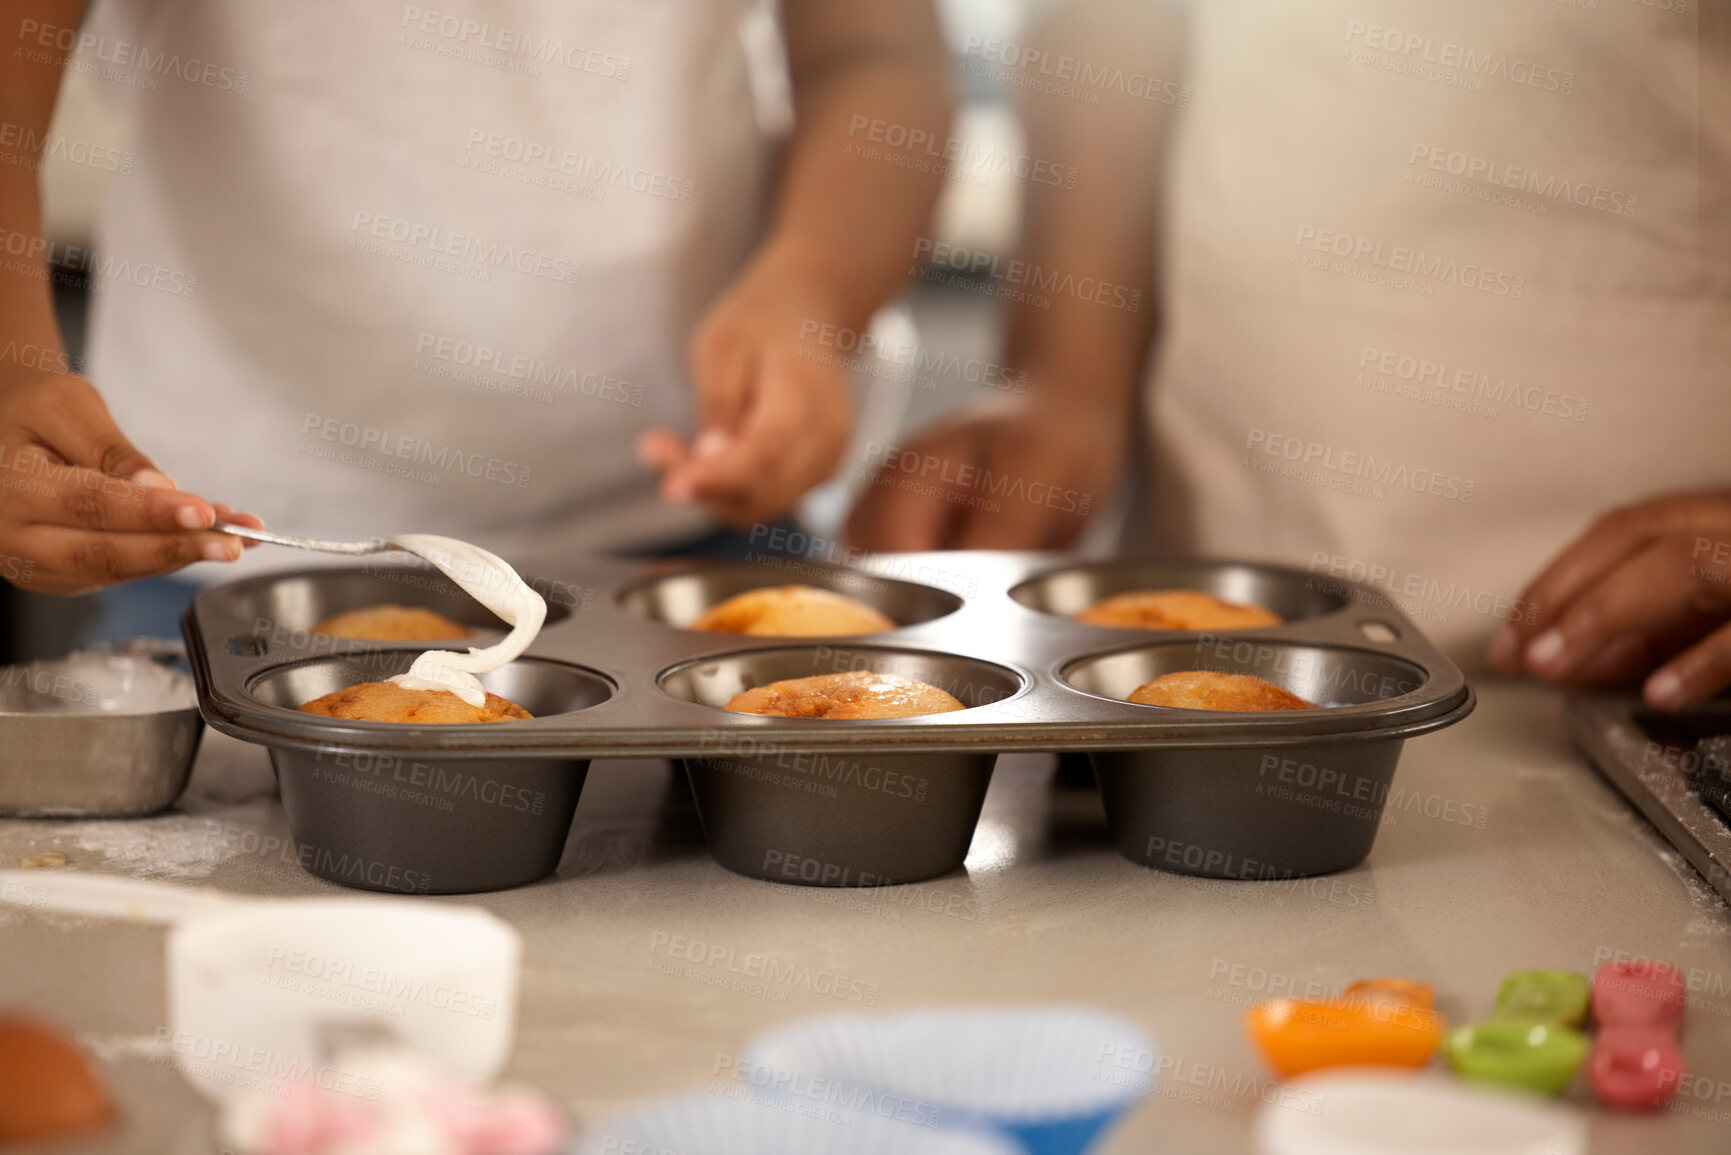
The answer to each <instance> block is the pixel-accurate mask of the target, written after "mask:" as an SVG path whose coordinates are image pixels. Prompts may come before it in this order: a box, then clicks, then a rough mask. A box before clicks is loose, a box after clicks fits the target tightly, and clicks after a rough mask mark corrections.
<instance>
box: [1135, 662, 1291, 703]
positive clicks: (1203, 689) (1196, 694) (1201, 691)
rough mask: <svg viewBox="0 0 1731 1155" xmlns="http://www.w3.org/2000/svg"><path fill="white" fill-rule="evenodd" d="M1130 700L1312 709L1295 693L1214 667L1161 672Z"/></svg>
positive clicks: (1248, 676)
mask: <svg viewBox="0 0 1731 1155" xmlns="http://www.w3.org/2000/svg"><path fill="white" fill-rule="evenodd" d="M1129 700H1130V701H1132V702H1136V703H1139V704H1140V705H1143V706H1175V707H1177V708H1178V709H1181V710H1314V709H1316V703H1315V702H1307V701H1305V700H1304V699H1303V698H1300V697H1299V696H1298V695H1297V694H1293V693H1290V692H1288V691H1286V690H1283V689H1281V688H1280V687H1279V686H1276V685H1275V684H1274V683H1273V682H1269V681H1266V680H1264V679H1262V678H1257V677H1253V676H1252V675H1250V674H1222V673H1218V672H1216V671H1214V670H1179V671H1177V672H1175V673H1171V674H1161V675H1160V676H1159V677H1158V678H1155V679H1154V680H1153V681H1152V682H1148V683H1146V684H1145V685H1141V686H1137V687H1136V690H1135V692H1134V693H1132V694H1131V695H1130V698H1129Z"/></svg>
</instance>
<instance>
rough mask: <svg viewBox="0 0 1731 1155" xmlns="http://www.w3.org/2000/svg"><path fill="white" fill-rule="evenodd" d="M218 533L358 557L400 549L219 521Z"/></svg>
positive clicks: (382, 543)
mask: <svg viewBox="0 0 1731 1155" xmlns="http://www.w3.org/2000/svg"><path fill="white" fill-rule="evenodd" d="M211 528H212V529H213V530H215V531H216V532H218V533H226V534H228V535H229V536H231V537H244V538H247V539H248V540H250V541H262V542H264V543H265V544H266V545H286V546H289V547H291V548H293V549H310V550H316V551H317V552H319V553H342V554H349V555H359V554H368V553H387V552H389V551H391V550H393V549H402V548H403V547H402V546H400V545H398V544H397V543H396V542H394V541H389V540H387V539H385V538H382V537H376V538H374V539H373V540H372V541H320V540H318V539H317V538H312V537H295V536H293V535H292V534H287V533H272V532H271V531H270V530H268V529H253V528H252V527H251V526H246V525H232V524H230V523H228V522H225V521H219V522H217V523H216V524H215V525H213V526H211Z"/></svg>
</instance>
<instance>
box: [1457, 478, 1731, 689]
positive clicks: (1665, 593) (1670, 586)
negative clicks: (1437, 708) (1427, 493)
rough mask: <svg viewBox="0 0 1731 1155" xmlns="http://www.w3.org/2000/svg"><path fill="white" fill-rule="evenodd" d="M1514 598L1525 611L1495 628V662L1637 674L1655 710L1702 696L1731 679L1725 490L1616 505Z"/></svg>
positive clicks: (1627, 677) (1590, 673) (1595, 681)
mask: <svg viewBox="0 0 1731 1155" xmlns="http://www.w3.org/2000/svg"><path fill="white" fill-rule="evenodd" d="M1521 596H1522V599H1523V601H1524V602H1525V603H1526V604H1528V605H1530V606H1532V607H1534V612H1533V613H1532V614H1531V615H1530V617H1531V619H1532V620H1531V621H1510V622H1508V623H1506V624H1505V625H1504V626H1503V628H1502V629H1501V630H1500V631H1499V632H1498V634H1497V636H1496V638H1495V640H1494V641H1493V642H1492V643H1491V649H1490V654H1489V657H1490V661H1491V664H1492V665H1493V666H1494V667H1496V668H1497V669H1499V670H1501V671H1503V672H1505V673H1510V674H1514V673H1522V672H1525V673H1529V674H1532V675H1535V676H1536V677H1540V678H1544V679H1546V680H1547V681H1553V682H1562V683H1566V684H1570V685H1607V684H1615V683H1619V682H1627V681H1631V680H1633V679H1635V678H1643V677H1644V679H1645V681H1644V684H1643V687H1642V693H1643V695H1644V696H1645V698H1646V700H1647V702H1648V703H1649V704H1650V705H1652V706H1654V707H1656V708H1658V709H1661V710H1675V709H1680V708H1682V707H1684V706H1687V705H1690V704H1692V703H1695V702H1699V701H1702V700H1704V699H1706V698H1710V697H1712V696H1713V695H1714V694H1717V693H1718V692H1719V691H1720V690H1722V689H1724V688H1725V687H1726V686H1727V685H1731V624H1727V623H1728V622H1731V491H1717V492H1706V493H1684V494H1672V495H1668V496H1664V497H1657V498H1653V499H1651V500H1648V501H1643V502H1640V503H1638V504H1635V505H1631V506H1626V507H1624V508H1622V509H1617V510H1614V511H1612V512H1611V513H1609V514H1606V515H1605V516H1604V517H1601V518H1600V519H1599V520H1598V521H1596V522H1594V523H1593V525H1592V526H1591V528H1589V529H1588V530H1587V532H1585V533H1584V534H1582V535H1581V536H1580V537H1578V538H1576V539H1575V541H1574V542H1573V543H1572V544H1571V545H1570V546H1569V547H1568V548H1567V549H1565V550H1563V552H1562V553H1561V554H1559V555H1558V556H1557V557H1556V559H1555V560H1553V561H1552V562H1551V564H1550V565H1549V566H1548V567H1547V568H1546V569H1545V571H1544V572H1543V573H1541V574H1540V575H1539V576H1538V578H1536V579H1535V580H1534V581H1533V583H1532V584H1531V585H1530V586H1528V587H1527V590H1526V592H1525V593H1523V594H1522V595H1521Z"/></svg>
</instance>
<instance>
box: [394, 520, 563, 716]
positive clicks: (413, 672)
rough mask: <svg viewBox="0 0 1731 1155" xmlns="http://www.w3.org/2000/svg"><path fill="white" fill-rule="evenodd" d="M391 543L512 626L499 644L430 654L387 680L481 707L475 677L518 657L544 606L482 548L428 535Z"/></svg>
mask: <svg viewBox="0 0 1731 1155" xmlns="http://www.w3.org/2000/svg"><path fill="white" fill-rule="evenodd" d="M391 540H392V541H393V542H395V543H396V544H398V545H400V546H402V547H403V548H404V549H406V550H408V551H409V552H410V553H412V554H414V555H416V556H417V557H422V558H425V559H426V560H428V561H430V562H432V563H433V564H434V565H435V566H437V567H438V568H439V569H440V570H441V571H443V572H444V573H445V575H446V576H448V577H449V578H450V579H451V580H452V581H454V582H456V583H457V584H458V585H460V586H462V587H463V589H464V590H466V591H467V592H468V594H469V596H470V597H473V598H474V599H475V600H476V601H478V602H480V603H481V604H482V605H484V606H486V607H487V608H488V609H490V610H492V611H493V612H494V613H495V614H498V615H499V617H500V618H501V619H502V620H504V621H505V622H506V623H507V624H508V625H509V626H510V627H511V632H510V633H508V634H506V635H505V637H504V639H503V640H502V641H500V642H499V643H498V644H497V645H493V646H486V647H484V648H477V647H474V646H471V647H469V652H468V653H466V654H459V653H455V652H453V651H451V650H428V651H427V652H426V653H424V654H422V655H421V656H420V657H418V658H416V659H415V664H414V665H412V666H410V667H409V672H408V673H406V674H398V675H397V676H396V677H394V678H392V679H391V681H393V682H395V683H396V684H397V685H399V686H401V687H403V688H404V689H406V690H449V691H451V693H453V694H455V695H457V697H459V698H461V699H463V701H465V702H467V703H469V705H471V706H474V707H476V708H479V707H481V706H483V705H485V704H486V702H487V691H486V690H484V689H482V688H481V682H480V680H479V679H478V678H476V677H475V675H476V674H484V673H486V672H487V671H489V670H497V669H498V668H499V667H500V666H503V665H505V664H506V663H508V662H513V661H516V660H517V659H518V658H520V657H522V655H523V651H524V650H526V649H528V648H529V644H530V643H531V642H533V641H534V640H535V635H536V634H539V633H540V632H541V623H542V622H544V621H546V620H547V603H546V602H545V601H543V600H542V598H541V595H540V594H538V593H536V592H535V591H534V590H532V589H530V588H529V584H528V583H527V582H525V581H524V580H523V579H522V578H521V577H519V576H517V571H516V570H514V569H512V568H511V567H510V566H509V565H507V564H505V561H504V559H503V558H500V557H499V556H498V555H496V554H492V553H488V552H487V551H486V550H484V549H482V548H481V547H480V546H477V545H470V544H469V543H468V542H466V541H458V540H456V539H455V538H449V537H440V536H438V535H437V534H431V533H402V534H398V535H397V536H396V537H393V538H391Z"/></svg>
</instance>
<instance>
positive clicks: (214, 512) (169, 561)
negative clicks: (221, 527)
mask: <svg viewBox="0 0 1731 1155" xmlns="http://www.w3.org/2000/svg"><path fill="white" fill-rule="evenodd" d="M218 517H223V518H225V519H232V520H235V521H238V522H241V523H243V524H247V525H254V526H258V527H260V528H262V526H263V523H262V522H260V521H259V520H258V519H257V518H256V517H253V516H251V515H250V514H236V513H234V512H233V511H232V510H230V509H228V507H226V506H222V505H213V504H212V503H211V502H209V501H206V500H205V499H204V498H202V497H199V496H198V495H197V494H193V493H183V492H181V491H180V490H179V489H177V488H176V487H175V484H174V482H172V481H170V480H169V479H168V478H167V477H166V476H164V475H163V473H162V471H161V470H159V469H157V468H156V466H155V464H154V463H152V462H151V460H150V459H149V458H148V457H146V456H145V455H144V454H143V453H141V452H139V450H138V449H137V448H135V447H134V446H133V444H132V443H131V442H130V441H128V440H127V439H126V436H125V435H124V434H122V433H121V432H120V430H119V429H118V428H116V426H115V424H114V420H113V418H112V417H110V416H109V413H108V406H107V405H105V404H104V403H103V401H102V396H101V394H99V393H98V392H97V391H96V389H95V387H94V386H92V385H91V384H90V382H88V381H86V380H85V379H84V378H82V377H78V376H75V375H71V374H59V373H36V374H31V375H28V376H24V377H19V378H14V379H11V380H8V381H4V382H0V554H3V555H5V556H4V558H3V559H0V560H3V561H4V565H0V576H5V577H6V578H7V579H8V580H10V581H12V582H13V583H14V584H17V585H19V586H22V587H24V588H28V589H32V590H37V591H41V592H44V593H56V594H75V593H84V592H86V591H89V590H94V589H99V588H101V587H103V586H107V585H113V584H115V583H117V582H123V581H131V580H133V579H135V578H143V577H152V576H154V575H157V574H163V573H168V572H169V571H171V570H176V569H179V568H181V567H182V566H185V565H189V564H191V563H192V562H196V561H234V560H235V559H236V558H238V557H240V553H241V548H242V547H241V542H240V539H238V538H234V537H230V536H229V535H228V534H223V533H212V532H209V530H210V527H211V525H212V524H213V523H214V522H215V521H216V519H217V518H218Z"/></svg>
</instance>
